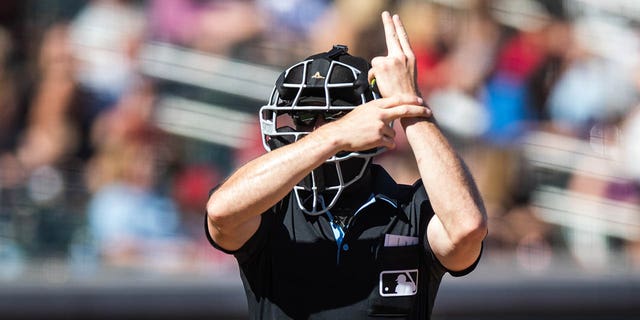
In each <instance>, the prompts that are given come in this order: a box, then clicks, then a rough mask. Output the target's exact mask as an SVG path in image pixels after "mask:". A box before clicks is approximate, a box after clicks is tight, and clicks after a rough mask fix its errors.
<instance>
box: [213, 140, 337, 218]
mask: <svg viewBox="0 0 640 320" xmlns="http://www.w3.org/2000/svg"><path fill="white" fill-rule="evenodd" d="M324 138H325V137H323V136H322V133H321V132H317V133H316V132H314V133H312V134H311V135H309V136H307V137H305V138H303V139H301V140H300V141H298V142H296V143H293V144H290V145H287V146H284V147H281V148H279V149H276V150H274V151H272V152H269V153H267V154H265V155H263V156H261V157H259V158H257V159H254V160H253V161H251V162H249V163H248V164H246V165H245V166H243V167H241V168H240V169H238V170H237V171H236V172H235V173H233V174H232V175H231V176H230V177H229V178H228V179H227V180H226V181H225V182H224V183H223V184H222V185H221V186H220V187H219V188H218V189H217V190H216V191H215V192H214V193H213V194H212V195H211V197H210V198H209V201H208V203H207V212H208V215H209V218H210V219H212V220H213V222H214V225H216V227H219V228H223V229H224V228H227V229H233V228H235V227H236V226H239V225H241V224H243V223H244V222H246V221H248V220H250V219H251V218H252V217H255V216H258V215H260V214H261V213H263V212H264V211H266V210H267V209H269V208H270V207H272V206H273V205H274V204H276V203H277V202H278V201H280V200H281V199H282V198H284V197H285V196H286V195H287V194H288V193H289V192H290V191H291V190H292V188H293V187H294V186H295V185H296V184H297V183H298V182H299V181H301V180H302V179H303V178H304V177H305V176H306V175H307V174H308V173H309V172H311V170H313V169H314V168H315V167H317V166H319V165H320V164H322V163H323V162H324V161H325V160H326V159H327V158H329V157H331V156H332V155H333V154H335V153H336V152H337V151H336V145H335V144H334V143H330V142H329V143H327V141H324V140H330V139H324Z"/></svg>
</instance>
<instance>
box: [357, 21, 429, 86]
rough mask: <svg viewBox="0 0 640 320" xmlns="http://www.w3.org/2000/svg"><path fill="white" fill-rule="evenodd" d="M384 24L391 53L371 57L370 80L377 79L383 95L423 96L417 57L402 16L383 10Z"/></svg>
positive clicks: (388, 48)
mask: <svg viewBox="0 0 640 320" xmlns="http://www.w3.org/2000/svg"><path fill="white" fill-rule="evenodd" d="M382 23H383V25H384V33H385V40H386V43H387V50H388V53H387V55H386V56H379V57H375V58H373V59H372V60H371V70H369V81H371V80H372V79H374V78H375V79H376V83H377V85H378V89H379V90H380V94H381V95H382V96H383V97H391V96H393V95H396V94H411V95H416V94H417V95H418V96H419V94H418V91H417V89H416V58H415V55H414V53H413V50H412V49H411V45H410V44H409V38H408V35H407V32H406V31H405V29H404V27H403V25H402V22H401V21H400V17H399V16H398V15H394V16H393V17H391V15H390V14H389V12H387V11H385V12H383V13H382Z"/></svg>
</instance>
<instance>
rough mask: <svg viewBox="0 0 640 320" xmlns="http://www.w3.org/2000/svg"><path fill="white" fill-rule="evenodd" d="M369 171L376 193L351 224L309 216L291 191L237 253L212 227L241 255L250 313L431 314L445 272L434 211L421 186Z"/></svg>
mask: <svg viewBox="0 0 640 320" xmlns="http://www.w3.org/2000/svg"><path fill="white" fill-rule="evenodd" d="M372 177H373V193H372V194H371V196H370V198H369V200H368V201H367V202H366V203H364V204H363V205H362V206H361V207H360V208H359V209H357V210H356V211H355V212H354V217H353V218H352V219H351V221H350V223H349V225H348V227H347V228H342V227H340V226H339V225H338V224H337V223H335V222H334V220H333V216H332V215H331V213H330V212H329V213H326V214H323V215H320V216H310V215H306V214H304V213H303V212H302V211H301V210H300V209H299V208H298V206H297V204H296V201H295V199H293V198H294V196H293V195H292V194H290V195H289V196H287V197H285V198H284V199H283V200H282V201H280V202H279V203H278V204H277V205H275V206H274V207H273V208H271V209H270V210H268V211H267V212H265V213H264V214H262V222H261V224H260V227H259V228H258V230H257V231H256V233H255V234H254V235H253V237H251V238H250V239H249V240H248V241H247V243H245V244H244V246H243V247H242V248H240V249H239V250H237V251H233V252H230V251H227V250H224V249H222V248H220V247H219V246H218V245H217V244H216V243H215V242H213V240H212V239H211V238H210V237H209V232H208V230H207V237H209V240H210V241H211V243H212V245H213V246H214V247H216V248H218V249H220V250H222V251H224V252H227V253H230V254H233V255H234V256H235V257H236V259H237V260H238V264H239V266H240V272H241V275H240V276H241V278H242V282H243V284H244V288H245V291H246V294H247V301H248V304H249V313H250V315H251V318H252V319H308V318H311V319H365V318H368V317H371V316H373V317H375V316H391V317H399V318H407V319H429V317H430V314H431V310H432V309H433V302H434V300H435V296H436V293H437V291H438V287H439V285H440V280H441V279H442V276H443V275H444V273H445V272H447V271H448V270H446V268H444V267H443V266H442V265H441V264H440V263H439V262H438V260H437V259H436V258H435V256H434V255H433V253H432V252H431V248H430V246H429V243H428V240H427V237H426V227H427V224H428V223H429V220H430V219H431V217H433V215H434V212H433V209H432V208H431V205H430V203H429V199H428V197H427V194H426V191H425V189H424V186H423V185H422V182H421V181H418V182H417V183H416V184H414V185H413V186H407V185H398V184H396V183H395V181H393V179H392V178H391V177H390V176H389V175H388V174H387V172H386V171H384V169H382V168H381V167H379V166H375V165H374V166H373V168H372ZM206 225H207V224H206V223H205V226H206ZM476 264H477V261H476V263H474V265H472V266H471V267H469V268H468V269H466V270H464V271H461V272H449V273H450V274H452V275H453V276H462V275H465V274H467V273H469V272H471V271H472V270H473V269H474V268H475V265H476Z"/></svg>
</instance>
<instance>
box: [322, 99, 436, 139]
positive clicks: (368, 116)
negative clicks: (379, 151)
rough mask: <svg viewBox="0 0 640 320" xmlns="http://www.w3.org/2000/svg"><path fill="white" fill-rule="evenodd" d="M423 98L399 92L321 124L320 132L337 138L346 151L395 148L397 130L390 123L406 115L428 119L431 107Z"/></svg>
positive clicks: (328, 137) (327, 136)
mask: <svg viewBox="0 0 640 320" xmlns="http://www.w3.org/2000/svg"><path fill="white" fill-rule="evenodd" d="M422 103H423V101H422V98H420V97H418V96H415V95H412V94H397V95H394V96H393V97H389V98H381V99H377V100H372V101H369V102H367V103H365V104H363V105H360V106H358V107H357V108H355V109H353V111H351V112H349V113H347V114H346V115H345V116H344V117H343V118H342V119H340V120H337V121H335V122H331V123H328V124H327V125H326V126H321V127H320V128H318V129H317V130H316V131H318V133H316V134H325V136H324V138H323V140H327V139H328V140H329V141H336V143H337V145H338V146H339V149H340V150H342V151H362V150H367V149H371V148H375V147H385V148H388V149H394V148H395V147H396V145H395V141H394V138H395V135H396V133H395V131H394V130H393V128H391V127H390V126H389V123H391V122H393V121H394V120H396V119H402V118H426V117H429V116H431V110H429V109H427V108H425V107H423V106H422Z"/></svg>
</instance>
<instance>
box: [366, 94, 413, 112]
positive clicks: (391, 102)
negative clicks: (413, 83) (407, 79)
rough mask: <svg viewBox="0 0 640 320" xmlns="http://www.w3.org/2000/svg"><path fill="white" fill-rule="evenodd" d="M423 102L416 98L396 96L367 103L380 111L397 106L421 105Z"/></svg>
mask: <svg viewBox="0 0 640 320" xmlns="http://www.w3.org/2000/svg"><path fill="white" fill-rule="evenodd" d="M423 102H424V101H423V100H422V98H420V97H418V96H412V95H396V96H392V97H388V98H380V99H376V100H371V101H369V102H367V104H368V105H372V106H376V107H378V108H382V109H388V108H393V107H395V106H399V105H405V104H415V105H421V104H422V103H423Z"/></svg>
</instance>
